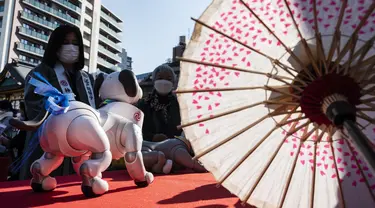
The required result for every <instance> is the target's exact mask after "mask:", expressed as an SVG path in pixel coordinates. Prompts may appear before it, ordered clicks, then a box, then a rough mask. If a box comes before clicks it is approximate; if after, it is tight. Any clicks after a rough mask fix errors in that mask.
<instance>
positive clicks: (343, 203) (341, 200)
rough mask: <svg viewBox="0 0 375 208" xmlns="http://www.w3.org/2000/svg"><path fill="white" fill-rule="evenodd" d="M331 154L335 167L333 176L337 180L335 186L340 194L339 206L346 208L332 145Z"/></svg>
mask: <svg viewBox="0 0 375 208" xmlns="http://www.w3.org/2000/svg"><path fill="white" fill-rule="evenodd" d="M330 146H331V152H332V156H333V163H334V165H335V174H336V179H337V184H338V186H339V193H340V204H341V206H342V207H343V208H345V207H346V204H345V200H344V192H343V190H342V185H341V181H340V174H339V170H338V169H337V167H338V166H337V162H336V155H335V151H334V149H333V143H331V145H330Z"/></svg>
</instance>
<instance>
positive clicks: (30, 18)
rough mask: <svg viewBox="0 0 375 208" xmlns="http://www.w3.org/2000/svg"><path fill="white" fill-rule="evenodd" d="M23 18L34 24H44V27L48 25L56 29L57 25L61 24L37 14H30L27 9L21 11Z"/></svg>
mask: <svg viewBox="0 0 375 208" xmlns="http://www.w3.org/2000/svg"><path fill="white" fill-rule="evenodd" d="M21 18H23V19H25V20H28V21H30V22H32V23H34V24H38V25H39V26H43V27H46V28H48V29H50V30H54V29H55V28H56V27H58V26H59V24H54V23H52V22H49V21H47V20H45V19H43V18H40V17H38V16H36V15H33V14H29V13H27V12H25V11H21Z"/></svg>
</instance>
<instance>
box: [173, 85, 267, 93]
mask: <svg viewBox="0 0 375 208" xmlns="http://www.w3.org/2000/svg"><path fill="white" fill-rule="evenodd" d="M237 90H238V91H240V90H265V87H264V86H255V87H226V88H206V89H186V90H176V91H175V93H177V94H185V93H198V92H225V91H237Z"/></svg>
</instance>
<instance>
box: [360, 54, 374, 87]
mask: <svg viewBox="0 0 375 208" xmlns="http://www.w3.org/2000/svg"><path fill="white" fill-rule="evenodd" d="M374 66H375V60H374V62H373V63H372V64H370V66H368V67H367V69H366V70H365V72H364V73H363V76H362V77H361V78H360V79H358V80H357V83H362V81H363V80H364V79H365V78H367V77H368V76H371V75H372V73H374ZM370 71H372V73H371V74H369V72H370ZM371 79H374V76H371V78H370V80H365V84H361V85H362V86H363V87H365V86H366V85H369V84H371V82H372V83H374V80H371ZM369 82H370V83H369Z"/></svg>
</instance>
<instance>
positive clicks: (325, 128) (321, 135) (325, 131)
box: [314, 125, 328, 142]
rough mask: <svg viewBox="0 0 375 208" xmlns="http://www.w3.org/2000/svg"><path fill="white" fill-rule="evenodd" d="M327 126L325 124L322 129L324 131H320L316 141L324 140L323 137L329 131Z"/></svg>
mask: <svg viewBox="0 0 375 208" xmlns="http://www.w3.org/2000/svg"><path fill="white" fill-rule="evenodd" d="M327 128H328V127H327V126H325V125H324V129H323V130H322V132H320V134H319V136H318V137H317V138H316V139H315V141H314V142H320V141H322V138H323V136H324V134H325V133H327Z"/></svg>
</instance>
